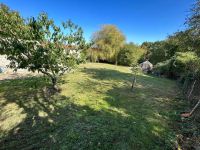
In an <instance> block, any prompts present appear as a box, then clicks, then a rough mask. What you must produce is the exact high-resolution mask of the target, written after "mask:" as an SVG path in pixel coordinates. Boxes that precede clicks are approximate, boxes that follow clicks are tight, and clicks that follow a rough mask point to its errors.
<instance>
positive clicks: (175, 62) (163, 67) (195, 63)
mask: <svg viewBox="0 0 200 150" xmlns="http://www.w3.org/2000/svg"><path fill="white" fill-rule="evenodd" d="M199 62H200V58H199V57H198V56H197V55H196V53H194V52H177V53H176V54H175V55H174V57H172V58H171V59H169V60H166V61H163V62H160V63H157V64H156V65H155V67H154V70H155V71H158V72H159V73H161V74H164V75H166V76H168V77H175V78H177V77H182V78H185V77H187V76H191V75H192V76H193V77H195V76H196V75H197V74H198V73H199V70H200V63H199Z"/></svg>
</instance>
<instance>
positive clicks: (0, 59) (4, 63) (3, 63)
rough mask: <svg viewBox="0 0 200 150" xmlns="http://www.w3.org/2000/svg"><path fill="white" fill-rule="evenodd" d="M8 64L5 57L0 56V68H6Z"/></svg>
mask: <svg viewBox="0 0 200 150" xmlns="http://www.w3.org/2000/svg"><path fill="white" fill-rule="evenodd" d="M9 62H10V61H9V60H7V59H6V55H0V67H6V66H7V65H8V64H9Z"/></svg>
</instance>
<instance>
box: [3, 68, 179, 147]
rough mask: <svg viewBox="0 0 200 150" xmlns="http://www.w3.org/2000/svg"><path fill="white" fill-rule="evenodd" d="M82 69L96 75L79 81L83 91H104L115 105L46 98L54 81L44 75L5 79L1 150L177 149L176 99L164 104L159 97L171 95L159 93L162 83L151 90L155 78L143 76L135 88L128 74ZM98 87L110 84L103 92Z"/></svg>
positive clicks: (108, 101) (106, 99) (90, 74)
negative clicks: (174, 128)
mask: <svg viewBox="0 0 200 150" xmlns="http://www.w3.org/2000/svg"><path fill="white" fill-rule="evenodd" d="M81 72H82V73H85V74H87V75H88V76H90V77H91V78H90V79H87V80H86V81H83V82H78V83H77V84H79V87H80V89H79V90H80V91H84V92H90V91H91V90H94V91H96V92H97V93H98V91H99V92H100V94H104V95H105V97H103V99H102V100H103V101H105V102H107V103H108V104H109V105H110V107H108V108H101V109H94V108H93V107H91V106H90V105H78V104H77V103H75V102H74V99H73V97H67V96H64V95H61V94H56V95H53V96H51V97H50V98H49V99H48V100H47V99H46V98H45V93H44V91H43V88H44V87H45V86H48V84H49V83H48V81H47V80H46V79H44V78H40V77H34V78H26V79H23V80H20V79H17V80H10V81H9V80H7V81H2V82H1V83H0V108H1V115H0V121H1V124H0V125H1V126H0V127H1V128H0V131H1V133H0V149H114V150H115V149H171V148H172V147H173V142H171V140H172V139H173V137H174V135H171V134H172V133H173V132H172V131H171V129H170V128H172V127H171V126H170V125H169V124H170V122H171V121H172V120H170V118H169V117H175V116H176V115H174V112H175V110H174V107H171V105H172V104H170V103H171V101H169V102H166V103H164V104H163V106H161V105H160V102H159V100H163V101H164V100H166V97H162V93H161V94H160V95H159V94H158V93H156V88H157V87H155V89H152V90H150V91H149V90H148V89H147V88H146V84H148V83H149V84H150V81H151V78H149V77H147V76H143V77H141V76H138V86H136V87H135V90H134V92H132V91H131V89H130V87H131V86H130V83H129V82H130V81H131V77H132V75H131V74H129V73H124V72H120V71H117V70H109V69H90V68H89V69H83V70H81ZM92 79H93V80H97V81H96V82H95V81H93V80H92ZM108 81H113V82H110V83H108ZM68 82H70V81H68ZM61 83H66V82H65V81H62V82H61ZM160 83H161V81H160ZM99 86H110V87H111V88H110V89H107V90H102V91H101V90H99ZM151 87H154V86H153V84H152V85H151ZM158 88H160V87H158ZM77 90H78V89H77ZM151 92H154V94H155V95H151V94H152V93H151ZM156 94H157V95H156ZM150 97H151V98H150ZM138 98H139V99H138ZM156 98H158V100H157V99H156ZM154 100H155V102H152V101H154ZM173 104H175V102H173ZM95 105H100V104H95ZM164 108H167V109H168V110H163V109H164ZM176 109H177V108H176ZM169 112H170V113H169ZM169 114H170V115H169ZM166 122H167V123H166ZM168 123H169V124H168Z"/></svg>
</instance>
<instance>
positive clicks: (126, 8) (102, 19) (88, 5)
mask: <svg viewBox="0 0 200 150" xmlns="http://www.w3.org/2000/svg"><path fill="white" fill-rule="evenodd" d="M0 2H3V3H4V4H7V5H8V6H9V7H10V8H11V9H14V10H17V11H19V12H20V13H21V15H22V16H23V17H30V16H37V15H38V14H39V13H40V12H41V11H44V12H47V13H48V14H49V16H50V17H51V18H53V19H54V20H55V21H56V23H60V22H61V21H65V20H68V19H71V20H72V21H73V22H74V23H76V24H78V25H80V26H81V27H82V28H83V29H84V35H85V38H86V40H89V39H90V37H91V35H92V33H93V32H95V31H96V30H98V29H99V28H100V27H101V25H103V24H115V25H116V26H117V27H118V28H119V29H120V30H121V31H122V32H123V33H124V34H125V35H126V38H127V41H128V42H130V41H132V42H135V43H138V44H141V43H142V42H144V41H156V40H162V39H165V38H166V37H167V35H169V34H172V33H174V32H176V31H177V30H182V29H184V28H185V26H184V22H185V18H186V16H187V15H188V11H189V9H190V7H191V5H192V4H193V3H194V0H26V1H25V0H0Z"/></svg>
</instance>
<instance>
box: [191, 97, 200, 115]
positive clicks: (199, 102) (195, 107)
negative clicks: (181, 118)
mask: <svg viewBox="0 0 200 150" xmlns="http://www.w3.org/2000/svg"><path fill="white" fill-rule="evenodd" d="M199 104H200V100H199V101H198V102H197V104H196V105H195V106H194V108H193V109H192V110H191V112H190V115H192V114H193V112H194V111H195V110H196V109H197V107H198V106H199Z"/></svg>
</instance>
